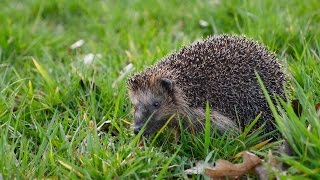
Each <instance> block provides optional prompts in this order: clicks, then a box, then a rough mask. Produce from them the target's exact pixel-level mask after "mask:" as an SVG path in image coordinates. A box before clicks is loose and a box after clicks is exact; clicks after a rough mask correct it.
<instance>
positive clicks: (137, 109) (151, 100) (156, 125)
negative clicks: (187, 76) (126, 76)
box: [129, 78, 177, 135]
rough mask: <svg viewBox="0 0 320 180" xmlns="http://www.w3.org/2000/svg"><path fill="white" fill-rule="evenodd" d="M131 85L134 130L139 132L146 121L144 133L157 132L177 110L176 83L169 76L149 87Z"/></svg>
mask: <svg viewBox="0 0 320 180" xmlns="http://www.w3.org/2000/svg"><path fill="white" fill-rule="evenodd" d="M130 85H132V84H129V95H130V99H131V102H132V105H133V110H134V112H133V115H134V125H133V129H134V132H135V133H138V132H139V131H140V130H141V129H142V127H143V126H144V125H145V124H146V123H147V125H146V128H145V130H144V134H146V135H148V134H153V133H155V132H157V131H158V130H159V129H161V128H162V127H163V126H164V125H165V124H166V122H167V121H168V119H170V117H171V116H172V115H174V114H175V113H176V111H177V107H176V105H175V104H176V103H175V101H174V98H173V92H174V83H173V82H172V81H171V80H169V79H167V78H160V79H159V80H156V81H153V84H151V86H148V87H143V88H133V87H130ZM144 85H145V84H144ZM170 125H172V124H171V123H170V124H169V126H170Z"/></svg>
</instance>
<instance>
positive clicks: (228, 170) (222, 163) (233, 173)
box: [204, 151, 261, 178]
mask: <svg viewBox="0 0 320 180" xmlns="http://www.w3.org/2000/svg"><path fill="white" fill-rule="evenodd" d="M242 157H243V162H242V163H239V164H233V163H231V162H229V161H227V160H223V159H219V160H217V161H216V166H215V167H213V168H205V170H204V171H205V175H207V176H209V177H210V178H222V177H228V178H238V177H241V176H243V175H244V174H246V173H248V172H249V171H251V170H252V169H254V168H255V167H256V166H257V165H259V164H260V163H261V159H260V158H259V157H258V156H256V155H254V154H252V153H250V152H248V151H244V152H243V153H242Z"/></svg>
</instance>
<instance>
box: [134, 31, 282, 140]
mask: <svg viewBox="0 0 320 180" xmlns="http://www.w3.org/2000/svg"><path fill="white" fill-rule="evenodd" d="M255 71H256V72H258V73H259V75H260V77H261V78H262V80H263V81H264V84H265V86H266V88H267V90H268V91H269V94H270V95H271V96H272V97H274V95H278V96H280V97H282V98H284V97H285V96H284V85H285V84H286V77H285V74H284V73H283V71H282V69H281V65H280V64H279V63H278V61H277V60H276V57H275V56H274V54H273V53H271V52H269V51H268V50H267V49H266V48H265V47H264V46H263V45H261V44H259V43H256V42H254V41H252V40H248V39H246V38H244V37H237V36H228V35H222V36H214V37H210V38H208V39H205V40H203V41H199V42H196V43H193V44H191V45H189V46H187V47H184V48H182V49H181V50H180V51H178V52H175V53H172V54H170V55H169V56H167V57H165V58H164V59H162V60H161V61H160V62H159V63H157V64H156V65H155V66H153V67H150V68H148V69H146V70H145V71H143V72H141V73H139V74H136V75H134V76H133V77H131V78H130V79H129V81H128V89H129V96H130V99H131V102H132V104H133V107H134V119H135V121H134V124H135V127H136V129H135V131H136V132H138V131H139V130H140V128H141V127H142V126H143V124H144V123H145V122H146V120H147V119H148V118H149V117H150V116H151V115H152V117H151V119H150V122H149V123H148V124H147V126H146V130H145V134H152V133H155V132H157V131H158V130H159V129H160V128H161V127H162V126H163V125H164V124H165V123H166V122H167V120H168V119H169V118H170V117H171V116H172V115H175V118H173V119H172V122H170V123H169V125H168V126H169V127H177V125H178V122H177V121H178V119H177V117H180V118H181V119H183V122H184V123H183V124H184V125H185V127H186V129H195V130H197V131H199V130H202V129H203V127H204V124H205V107H206V103H207V102H209V105H210V108H211V112H212V113H211V116H210V117H211V122H212V123H211V124H212V125H213V126H215V127H217V129H218V130H220V131H222V132H224V131H226V130H231V131H238V129H239V128H243V127H245V126H247V125H248V124H250V122H251V121H252V120H253V119H254V118H255V117H256V116H257V115H258V114H260V113H261V112H262V115H261V119H260V120H259V121H258V123H257V124H256V126H255V128H257V127H259V126H261V125H262V124H263V123H265V124H266V126H265V132H270V131H272V130H274V124H273V115H272V112H271V110H270V109H269V106H268V103H267V102H266V100H265V97H264V95H263V93H262V91H261V88H260V86H259V84H258V82H257V79H256V75H255ZM237 122H238V123H237ZM190 127H192V128H190Z"/></svg>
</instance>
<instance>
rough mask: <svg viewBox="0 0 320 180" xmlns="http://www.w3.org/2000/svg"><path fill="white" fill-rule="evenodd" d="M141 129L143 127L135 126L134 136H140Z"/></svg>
mask: <svg viewBox="0 0 320 180" xmlns="http://www.w3.org/2000/svg"><path fill="white" fill-rule="evenodd" d="M141 127H142V126H134V127H133V132H134V134H138V133H139V132H140V130H141Z"/></svg>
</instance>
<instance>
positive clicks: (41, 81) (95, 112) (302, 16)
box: [0, 0, 320, 179]
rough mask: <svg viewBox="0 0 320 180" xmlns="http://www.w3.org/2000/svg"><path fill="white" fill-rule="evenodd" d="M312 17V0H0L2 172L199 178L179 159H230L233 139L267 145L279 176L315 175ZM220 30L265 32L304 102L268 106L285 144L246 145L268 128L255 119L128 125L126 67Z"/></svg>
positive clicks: (235, 148)
mask: <svg viewBox="0 0 320 180" xmlns="http://www.w3.org/2000/svg"><path fill="white" fill-rule="evenodd" d="M319 29H320V3H319V2H318V0H306V1H300V0H291V1H287V0H278V1H271V0H268V1H264V0H257V1H238V0H230V1H222V0H204V1H196V0H191V1H176V0H174V1H160V0H157V1H143V0H119V1H108V0H100V1H90V0H83V1H72V0H52V1H42V0H24V1H18V0H2V1H0V179H2V178H3V179H13V178H17V179H35V178H37V179H40V178H54V179H57V178H62V179H65V178H66V179H71V178H72V179H76V178H85V179H114V178H117V179H123V178H127V179H138V178H146V179H155V178H158V179H162V178H169V179H172V178H182V179H184V178H194V179H201V178H203V175H192V176H188V175H186V174H185V173H184V171H185V170H186V169H188V168H190V167H192V166H194V165H195V163H196V162H197V161H199V160H205V161H208V162H214V161H215V160H217V159H220V158H224V159H228V160H231V161H235V159H234V155H236V154H237V153H239V152H241V151H243V150H252V152H254V153H256V154H258V155H260V157H264V156H266V154H267V152H268V151H269V150H272V151H273V152H274V153H275V154H276V155H277V157H278V158H279V160H281V161H283V162H286V163H287V164H289V166H290V168H289V169H288V170H287V174H286V175H284V174H281V173H280V174H279V172H274V173H276V174H278V176H280V177H282V178H284V179H285V178H288V177H291V178H293V179H294V178H296V179H301V178H311V179H319V178H320V169H319V167H320V123H319V122H320V121H319V117H318V116H317V115H316V111H315V108H314V106H315V104H317V103H318V102H320V57H319V54H320V30H319ZM222 33H228V34H243V35H246V36H247V37H250V38H252V39H255V40H257V41H259V42H261V43H263V44H265V45H266V46H268V47H269V48H270V50H272V51H273V52H275V53H276V54H277V57H278V59H279V61H281V63H283V64H284V67H285V68H286V69H287V73H288V75H289V76H290V77H291V79H290V82H291V84H292V85H291V90H292V93H291V94H290V95H288V96H290V98H291V99H298V100H299V101H300V103H301V105H302V107H303V112H302V115H301V116H300V117H298V116H297V115H295V113H294V112H293V111H292V107H291V104H290V103H285V102H282V109H280V110H279V111H278V112H275V117H276V122H277V124H278V128H279V131H280V132H281V133H282V134H283V135H284V137H286V138H287V139H288V141H289V143H290V144H291V146H292V148H293V150H294V152H295V155H294V156H291V157H289V156H286V155H283V154H279V153H277V149H278V146H279V144H281V143H282V139H276V140H275V141H273V142H272V143H269V144H267V145H266V146H264V147H262V148H260V149H256V148H255V147H256V146H255V145H256V144H258V143H260V142H261V141H263V140H265V139H266V138H267V137H265V136H262V135H259V131H255V132H254V133H249V134H245V133H243V134H242V135H240V136H239V137H234V136H232V135H230V134H225V135H217V134H215V133H211V135H210V137H208V133H207V134H204V135H199V136H192V135H190V134H186V135H182V136H181V141H180V142H179V143H174V141H173V140H172V138H171V137H172V136H170V135H167V133H166V134H159V136H157V137H153V138H150V139H145V138H142V137H140V135H134V134H133V132H132V130H131V129H130V125H131V123H132V115H131V104H130V102H129V99H128V95H127V89H126V80H127V78H128V77H129V76H130V74H132V73H134V72H137V71H141V70H143V69H144V68H146V67H148V66H150V65H152V64H154V63H155V62H157V61H158V60H159V59H160V58H162V57H163V56H165V55H167V54H168V53H170V52H172V51H174V50H177V49H179V48H181V46H183V45H187V44H189V43H191V42H193V41H195V40H198V39H201V38H205V37H207V36H209V35H215V34H222ZM279 103H281V102H279ZM271 107H272V106H271ZM101 125H103V128H100V127H101ZM308 126H309V128H307V127H308ZM97 127H99V128H97ZM142 142H144V143H143V145H141V143H142Z"/></svg>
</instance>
